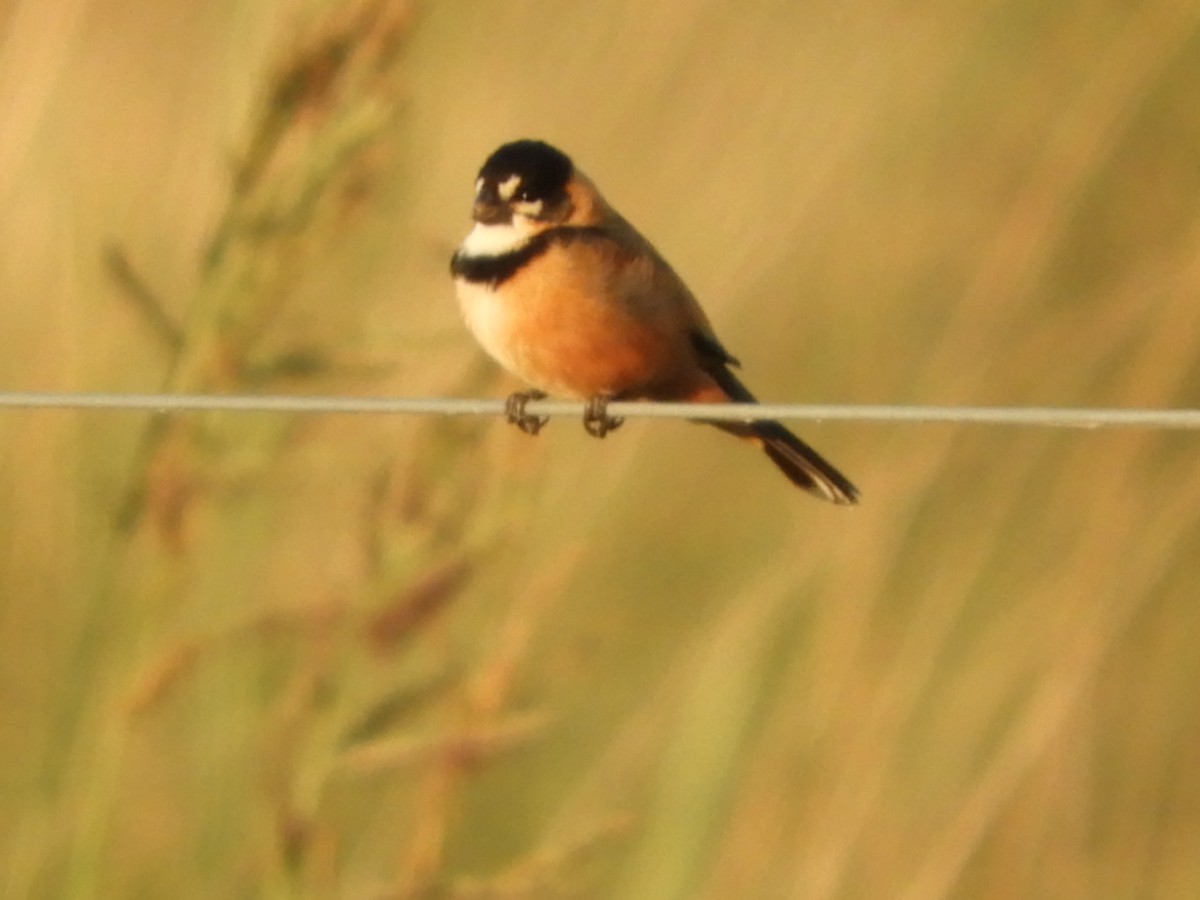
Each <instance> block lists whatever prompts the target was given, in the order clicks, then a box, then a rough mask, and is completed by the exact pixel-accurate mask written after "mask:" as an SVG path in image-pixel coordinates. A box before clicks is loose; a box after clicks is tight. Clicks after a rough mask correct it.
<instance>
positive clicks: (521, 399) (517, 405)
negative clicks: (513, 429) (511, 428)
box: [504, 391, 550, 435]
mask: <svg viewBox="0 0 1200 900" xmlns="http://www.w3.org/2000/svg"><path fill="white" fill-rule="evenodd" d="M545 396H546V392H545V391H517V392H516V393H514V394H509V395H508V399H507V400H505V401H504V418H505V419H506V420H507V421H508V424H510V425H516V426H517V427H518V428H520V429H521V430H522V431H523V432H525V433H526V434H529V435H535V434H537V433H538V432H539V431H541V430H542V426H543V425H545V424H546V423H547V422H549V421H550V417H549V416H535V415H532V414H530V413H527V412H525V404H526V403H528V402H529V401H530V400H541V399H542V398H543V397H545Z"/></svg>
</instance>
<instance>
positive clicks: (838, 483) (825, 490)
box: [691, 366, 859, 506]
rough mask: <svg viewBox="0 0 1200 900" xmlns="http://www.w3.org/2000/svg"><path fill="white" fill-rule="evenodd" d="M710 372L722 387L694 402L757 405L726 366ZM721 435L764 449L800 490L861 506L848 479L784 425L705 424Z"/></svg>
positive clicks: (767, 423) (847, 504) (855, 491)
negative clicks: (713, 426)
mask: <svg viewBox="0 0 1200 900" xmlns="http://www.w3.org/2000/svg"><path fill="white" fill-rule="evenodd" d="M714 369H715V370H714V371H710V374H711V375H712V376H713V378H714V381H715V382H716V384H717V385H719V387H720V395H719V396H715V395H716V394H717V392H716V390H712V391H711V394H709V392H707V391H706V392H700V393H698V394H696V395H695V396H693V397H692V398H691V399H692V400H695V401H701V402H704V401H709V402H711V401H713V400H728V401H732V402H735V403H757V402H758V401H757V400H756V399H755V397H754V395H753V394H751V393H750V391H749V389H748V388H747V387H746V386H745V385H744V384H742V383H741V382H740V381H739V380H738V378H737V376H736V375H734V374H733V373H732V372H730V371H729V369H728V368H726V367H725V366H721V367H719V368H716V367H714ZM706 421H707V422H708V424H709V425H715V426H716V427H717V428H720V429H721V430H722V431H727V432H729V433H730V434H735V435H737V436H738V437H740V438H742V439H743V440H747V441H750V442H751V443H754V444H757V445H758V446H760V447H762V449H763V451H764V452H765V453H766V454H767V456H769V457H770V459H771V462H773V463H775V465H776V466H778V467H779V471H781V472H783V474H784V475H786V476H787V477H788V480H789V481H791V483H792V484H794V485H796V486H797V487H801V488H803V489H804V490H806V491H808V492H809V493H810V494H815V495H816V496H818V497H821V498H823V499H825V500H828V501H830V502H831V503H837V504H841V505H846V506H849V505H853V504H855V503H857V502H858V498H859V492H858V488H856V487H855V486H854V485H853V484H852V483H851V482H850V479H848V478H847V477H846V476H845V475H843V474H842V473H841V472H839V471H838V470H837V469H835V468H834V467H833V465H831V464H830V463H829V462H828V461H827V460H826V459H825V458H824V457H823V456H821V454H820V453H818V452H817V451H816V450H814V449H813V448H812V447H810V446H808V444H806V443H804V441H802V440H800V438H798V437H796V435H794V434H792V432H790V431H788V429H787V428H785V427H784V426H783V425H782V424H780V423H779V422H775V421H765V422H737V421H732V422H731V421H714V420H711V419H710V420H706Z"/></svg>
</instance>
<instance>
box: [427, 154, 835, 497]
mask: <svg viewBox="0 0 1200 900" xmlns="http://www.w3.org/2000/svg"><path fill="white" fill-rule="evenodd" d="M473 215H474V220H475V226H474V227H473V228H472V229H471V231H470V233H469V234H468V235H467V237H466V239H465V240H464V241H463V242H462V245H461V246H460V247H459V248H458V252H456V253H455V254H454V258H453V259H452V260H451V263H450V269H451V272H452V273H453V275H454V283H455V288H456V290H457V293H458V299H459V302H460V304H461V306H462V313H463V317H464V319H465V320H466V323H467V327H468V328H470V330H471V332H472V333H473V334H474V335H475V337H476V338H477V339H478V340H479V343H480V344H482V345H483V348H484V349H485V350H486V351H487V352H488V353H489V354H491V355H492V356H493V357H494V358H495V359H496V360H497V361H498V362H499V363H500V364H501V365H502V366H504V368H506V369H508V370H509V371H510V372H512V373H513V374H514V375H516V376H517V377H518V378H521V379H523V380H524V381H526V382H527V383H528V384H530V385H531V386H532V387H533V388H535V390H534V391H528V392H523V393H519V394H514V395H513V396H512V397H511V398H509V421H511V422H513V423H514V424H516V425H518V426H519V427H521V428H522V429H523V430H525V431H528V432H530V433H536V432H537V430H538V428H540V427H541V425H542V421H543V420H540V419H537V418H535V417H533V416H531V415H529V414H527V413H526V412H525V410H524V403H525V401H526V400H528V399H530V398H532V397H540V396H545V395H546V394H551V395H554V396H558V397H564V398H569V399H578V400H586V401H588V406H587V412H586V414H585V416H584V425H585V427H586V428H587V430H588V431H589V432H590V433H591V434H594V435H596V436H598V437H603V436H604V434H605V433H607V432H608V431H609V430H611V429H612V428H615V427H616V426H617V425H618V424H619V420H615V419H612V418H610V417H609V416H608V414H607V412H606V411H605V405H606V404H607V402H608V401H609V400H660V401H677V402H691V403H730V402H732V403H755V402H756V400H755V398H754V395H753V394H751V393H750V391H748V390H747V389H746V387H745V386H744V385H743V384H742V383H741V382H740V381H739V380H738V379H737V377H736V376H735V375H734V374H733V372H732V371H731V367H732V366H737V365H739V363H738V361H737V359H735V358H734V357H733V356H732V355H731V354H730V353H729V351H727V350H726V349H725V348H724V347H723V346H722V345H721V342H720V341H719V340H717V337H716V335H715V334H714V333H713V330H712V326H711V325H710V324H709V321H708V317H707V316H705V315H704V311H703V310H702V309H701V308H700V304H699V303H698V302H697V301H696V298H695V297H694V296H692V292H691V291H689V290H688V288H687V286H686V285H685V284H684V283H683V280H682V279H681V278H680V277H679V276H678V275H677V274H675V270H674V269H672V268H671V267H670V266H669V265H668V264H667V262H666V261H665V260H664V259H663V258H662V257H661V256H660V255H659V254H658V251H657V250H655V249H654V247H653V246H652V245H651V244H650V242H649V241H647V240H646V239H645V238H644V237H642V236H641V235H640V234H639V233H638V232H637V230H636V229H635V228H634V227H633V226H632V225H630V224H629V223H628V222H626V221H625V219H623V218H622V217H621V216H620V215H619V214H618V213H617V212H616V210H614V209H613V208H612V207H611V206H609V205H608V203H607V202H605V200H604V198H603V197H602V196H601V195H600V192H599V191H597V190H596V188H595V186H594V185H593V184H592V183H591V181H589V180H588V178H587V177H586V176H585V175H584V174H583V173H582V172H580V171H579V170H578V169H576V168H575V166H574V164H573V163H572V162H571V160H570V158H569V157H567V156H566V154H564V153H562V152H561V151H559V150H557V149H555V148H554V147H551V146H550V145H549V144H546V143H543V142H541V141H528V140H524V141H514V142H513V143H510V144H505V145H504V146H502V147H501V148H500V149H498V150H497V151H496V152H495V153H493V154H492V155H491V156H490V157H488V159H487V161H486V162H485V163H484V164H483V168H482V169H481V170H480V171H479V177H478V179H477V180H476V182H475V205H474V210H473ZM709 424H712V425H715V426H716V427H717V428H720V429H721V430H722V431H728V432H730V433H731V434H735V435H737V436H738V437H741V438H744V439H746V440H748V441H751V442H753V443H755V444H757V445H759V446H760V447H762V449H763V450H764V451H765V452H766V454H767V456H769V457H770V458H771V461H772V462H773V463H775V465H776V466H778V467H779V468H780V470H781V471H782V472H783V473H784V474H785V475H786V476H787V477H788V478H789V479H790V480H791V482H792V483H793V484H795V485H798V486H799V487H802V488H804V489H805V490H806V491H809V492H811V493H813V494H816V495H817V496H818V497H823V498H824V499H826V500H830V501H832V502H834V503H841V504H853V503H856V502H857V501H858V496H859V494H858V489H857V488H856V487H855V486H854V485H853V484H851V483H850V481H849V480H848V479H847V478H846V476H844V475H842V473H841V472H839V471H838V470H837V469H835V468H834V467H833V466H832V465H830V464H829V463H828V462H826V461H825V460H824V459H823V458H822V457H821V456H820V454H818V453H817V452H816V451H815V450H813V449H812V448H811V447H809V446H808V445H807V444H805V443H804V442H803V441H802V440H800V439H799V438H798V437H796V436H795V435H794V434H792V433H791V432H790V431H788V430H787V429H786V428H785V427H784V426H783V425H781V424H780V423H779V422H769V421H768V422H753V421H749V422H738V421H721V422H718V421H712V422H710V423H709Z"/></svg>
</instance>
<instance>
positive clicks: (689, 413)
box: [0, 391, 1200, 429]
mask: <svg viewBox="0 0 1200 900" xmlns="http://www.w3.org/2000/svg"><path fill="white" fill-rule="evenodd" d="M5 407H7V408H23V409H102V410H143V411H151V412H159V413H168V412H202V411H221V412H245V413H309V414H335V413H349V414H374V415H441V416H495V415H503V414H504V411H505V406H504V401H503V400H456V399H449V398H438V397H429V398H420V397H320V396H295V397H291V396H253V395H244V394H123V393H59V392H49V391H45V392H38V391H23V392H22V391H11V392H0V408H5ZM525 411H526V412H527V413H529V414H530V415H535V416H581V415H582V414H583V411H584V404H582V403H577V402H570V401H562V400H531V401H529V403H528V404H526V407H525ZM608 412H609V414H610V415H613V416H618V417H623V418H639V419H714V420H721V421H740V422H749V421H758V420H762V419H791V420H809V421H851V422H905V423H913V424H934V423H949V424H955V423H957V424H968V423H969V424H977V425H1027V426H1036V427H1043V428H1106V427H1108V428H1111V427H1127V428H1128V427H1135V428H1161V429H1200V409H1084V408H1068V407H1062V408H1055V407H1040V406H1028V407H1015V406H880V405H851V404H839V405H829V404H789V403H762V404H753V405H751V404H745V403H631V402H623V401H622V402H618V401H613V402H612V403H610V404H609V405H608Z"/></svg>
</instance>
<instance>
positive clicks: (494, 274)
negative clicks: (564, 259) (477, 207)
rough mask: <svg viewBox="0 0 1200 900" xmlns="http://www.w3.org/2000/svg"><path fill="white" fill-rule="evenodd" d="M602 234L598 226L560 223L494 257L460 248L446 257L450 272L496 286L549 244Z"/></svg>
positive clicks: (472, 280) (523, 266)
mask: <svg viewBox="0 0 1200 900" xmlns="http://www.w3.org/2000/svg"><path fill="white" fill-rule="evenodd" d="M603 236H604V230H603V229H601V228H597V227H584V228H578V227H574V226H568V225H560V226H559V227H557V228H549V229H547V230H546V231H543V232H541V233H539V234H536V235H534V236H533V237H532V238H530V239H529V240H528V241H526V242H525V243H524V244H522V245H521V246H520V247H518V248H517V249H516V250H510V251H509V252H507V253H501V254H499V255H497V256H468V255H467V254H465V253H463V252H462V251H461V250H460V251H458V252H457V253H455V254H454V256H453V258H452V259H451V260H450V272H451V273H452V274H453V275H454V277H455V278H461V279H463V281H469V282H471V283H472V284H486V285H488V286H489V287H492V288H496V287H499V286H500V285H502V284H504V282H506V281H508V279H510V278H512V277H513V276H514V275H516V274H517V273H518V272H519V271H521V269H523V268H525V266H526V265H528V264H529V263H531V262H532V261H533V260H535V259H537V258H538V257H539V256H541V255H542V254H543V253H545V252H546V251H547V250H548V249H550V246H551V245H552V244H569V243H571V242H572V241H575V240H579V239H587V238H589V237H590V238H595V237H603Z"/></svg>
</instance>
